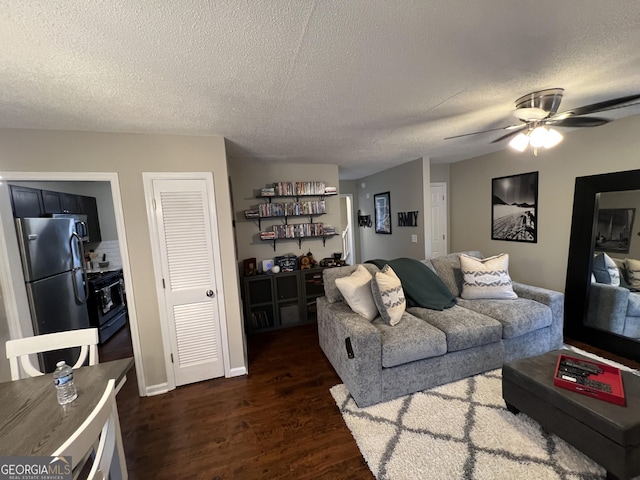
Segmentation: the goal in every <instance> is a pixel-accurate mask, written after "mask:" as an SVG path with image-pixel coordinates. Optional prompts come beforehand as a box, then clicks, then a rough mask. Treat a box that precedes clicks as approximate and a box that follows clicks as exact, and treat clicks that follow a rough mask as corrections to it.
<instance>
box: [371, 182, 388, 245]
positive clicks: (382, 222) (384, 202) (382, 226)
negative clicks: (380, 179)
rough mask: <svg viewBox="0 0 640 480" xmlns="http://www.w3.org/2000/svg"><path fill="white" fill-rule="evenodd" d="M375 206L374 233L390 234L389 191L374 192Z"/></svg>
mask: <svg viewBox="0 0 640 480" xmlns="http://www.w3.org/2000/svg"><path fill="white" fill-rule="evenodd" d="M373 204H374V207H375V220H376V233H386V234H389V235H390V234H391V192H384V193H376V194H375V195H374V196H373Z"/></svg>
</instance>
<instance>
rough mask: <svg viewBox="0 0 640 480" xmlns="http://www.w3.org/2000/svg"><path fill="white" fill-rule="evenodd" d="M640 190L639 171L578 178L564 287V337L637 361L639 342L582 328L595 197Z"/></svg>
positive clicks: (585, 305) (586, 298)
mask: <svg viewBox="0 0 640 480" xmlns="http://www.w3.org/2000/svg"><path fill="white" fill-rule="evenodd" d="M625 190H640V170H627V171H624V172H614V173H605V174H601V175H590V176H586V177H577V178H576V185H575V193H574V198H573V214H572V218H571V238H570V241H569V259H568V262H567V278H566V283H565V305H564V334H565V336H567V337H569V338H572V339H575V340H579V341H582V342H585V343H587V344H589V345H593V346H596V347H599V348H602V349H604V350H606V351H608V352H611V353H615V354H617V355H621V356H623V357H626V358H630V359H633V360H636V361H640V342H638V341H636V340H631V339H629V338H627V337H623V336H621V335H617V334H615V333H610V332H606V331H604V330H598V329H595V328H591V327H588V326H587V325H585V324H584V320H585V319H586V315H587V305H588V304H589V290H590V289H589V287H590V285H591V273H590V272H591V263H592V261H593V248H594V246H595V234H596V231H597V218H596V215H595V213H596V212H597V211H598V194H599V193H604V192H621V191H625Z"/></svg>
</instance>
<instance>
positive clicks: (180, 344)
mask: <svg viewBox="0 0 640 480" xmlns="http://www.w3.org/2000/svg"><path fill="white" fill-rule="evenodd" d="M210 189H211V190H210V191H208V189H207V182H206V181H205V180H200V179H194V180H158V179H155V180H154V181H153V191H154V204H155V212H156V222H157V226H158V235H159V240H160V251H161V254H162V270H163V279H164V293H165V306H166V312H167V316H168V323H169V325H168V327H169V336H170V337H171V350H172V352H171V355H172V361H173V370H174V374H175V383H176V386H179V385H185V384H188V383H193V382H199V381H201V380H207V379H210V378H214V377H221V376H224V361H223V355H222V351H221V350H222V342H221V341H220V331H221V329H220V315H219V305H218V295H217V289H216V281H215V279H216V276H215V270H214V269H215V268H216V265H215V262H214V255H213V241H212V235H213V234H214V232H216V235H217V226H215V225H213V228H212V222H211V215H210V211H209V205H210V202H209V198H208V195H211V196H213V191H212V189H213V185H212V184H211V185H210ZM216 246H217V242H216ZM218 268H219V267H218Z"/></svg>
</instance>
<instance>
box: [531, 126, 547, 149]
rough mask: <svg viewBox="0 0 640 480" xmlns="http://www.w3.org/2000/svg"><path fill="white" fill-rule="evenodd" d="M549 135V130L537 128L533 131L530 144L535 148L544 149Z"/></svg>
mask: <svg viewBox="0 0 640 480" xmlns="http://www.w3.org/2000/svg"><path fill="white" fill-rule="evenodd" d="M548 134H549V130H547V128H546V127H536V128H534V129H533V131H532V132H531V135H530V140H529V142H530V143H531V146H532V147H533V148H540V147H544V145H545V143H546V141H547V136H548Z"/></svg>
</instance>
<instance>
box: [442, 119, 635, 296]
mask: <svg viewBox="0 0 640 480" xmlns="http://www.w3.org/2000/svg"><path fill="white" fill-rule="evenodd" d="M639 131H640V116H634V117H629V118H626V119H622V120H617V121H615V122H612V123H609V124H607V125H604V126H601V127H597V128H582V129H575V130H574V131H571V132H565V139H564V141H563V142H562V143H560V144H559V145H558V146H557V147H555V148H553V149H551V150H548V151H546V150H544V151H540V152H538V156H537V157H536V156H534V155H533V153H531V152H525V153H518V152H515V151H512V150H511V149H507V150H503V151H500V152H496V153H493V154H490V155H485V156H482V157H477V158H472V159H470V160H465V161H462V162H457V163H454V164H452V165H451V166H450V180H451V181H450V189H449V190H450V191H449V198H450V204H449V211H450V217H449V220H450V231H451V250H452V251H461V250H469V249H477V250H480V251H482V252H483V253H484V254H485V255H492V254H497V253H500V252H506V253H509V254H510V273H511V276H512V277H513V278H514V280H519V281H524V282H528V283H531V284H533V285H538V286H542V287H547V288H552V289H555V290H559V291H564V286H565V277H566V269H567V258H568V250H569V237H570V232H571V215H572V209H573V192H574V185H575V179H576V177H579V176H585V175H594V174H599V173H605V172H614V171H621V170H631V169H636V168H639V167H640V160H638V152H639V151H640V136H639V135H638V132H639ZM535 171H537V172H540V173H539V185H538V217H539V221H538V243H535V244H532V243H519V242H506V241H497V240H491V179H492V178H495V177H502V176H505V175H515V174H519V173H527V172H535Z"/></svg>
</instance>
